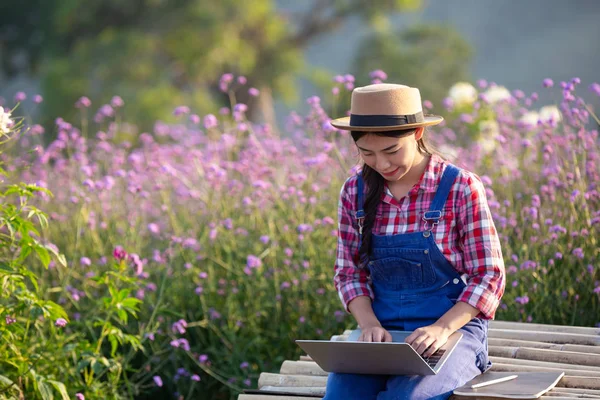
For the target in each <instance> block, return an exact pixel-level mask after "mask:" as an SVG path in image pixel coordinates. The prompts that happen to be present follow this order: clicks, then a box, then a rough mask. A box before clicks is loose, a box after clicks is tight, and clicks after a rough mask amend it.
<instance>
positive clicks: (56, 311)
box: [43, 300, 69, 321]
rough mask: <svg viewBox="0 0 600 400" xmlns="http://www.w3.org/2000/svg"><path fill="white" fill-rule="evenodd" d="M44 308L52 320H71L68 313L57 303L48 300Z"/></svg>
mask: <svg viewBox="0 0 600 400" xmlns="http://www.w3.org/2000/svg"><path fill="white" fill-rule="evenodd" d="M43 307H44V309H45V310H46V311H47V312H48V313H49V314H50V318H52V319H58V318H64V319H66V320H67V321H68V320H69V316H68V315H67V312H66V311H65V310H64V308H62V307H61V306H59V305H58V304H56V303H55V302H53V301H50V300H46V301H44V302H43Z"/></svg>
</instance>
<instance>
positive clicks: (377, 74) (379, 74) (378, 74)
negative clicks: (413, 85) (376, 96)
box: [369, 69, 388, 81]
mask: <svg viewBox="0 0 600 400" xmlns="http://www.w3.org/2000/svg"><path fill="white" fill-rule="evenodd" d="M369 78H371V79H379V80H381V81H385V80H386V79H387V78H388V76H387V74H386V73H385V72H383V71H382V70H380V69H376V70H375V71H371V72H370V73H369Z"/></svg>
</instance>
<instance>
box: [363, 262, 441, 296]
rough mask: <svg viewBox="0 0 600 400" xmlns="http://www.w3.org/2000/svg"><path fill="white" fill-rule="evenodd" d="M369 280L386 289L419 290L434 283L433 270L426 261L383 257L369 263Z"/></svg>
mask: <svg viewBox="0 0 600 400" xmlns="http://www.w3.org/2000/svg"><path fill="white" fill-rule="evenodd" d="M369 271H370V274H371V279H372V280H373V281H376V282H379V283H381V284H383V285H385V287H386V288H387V289H420V288H426V287H429V286H431V285H432V284H433V283H434V282H435V270H434V269H433V267H432V265H431V262H430V261H429V260H428V259H424V260H410V259H407V258H403V257H385V258H382V259H379V260H374V261H370V262H369Z"/></svg>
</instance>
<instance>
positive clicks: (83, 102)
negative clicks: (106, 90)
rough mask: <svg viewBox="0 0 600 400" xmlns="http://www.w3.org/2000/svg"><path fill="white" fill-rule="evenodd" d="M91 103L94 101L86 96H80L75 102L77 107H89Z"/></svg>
mask: <svg viewBox="0 0 600 400" xmlns="http://www.w3.org/2000/svg"><path fill="white" fill-rule="evenodd" d="M91 105H92V102H91V101H90V99H88V98H87V97H85V96H82V97H80V98H79V100H77V102H76V103H75V107H77V108H88V107H89V106H91Z"/></svg>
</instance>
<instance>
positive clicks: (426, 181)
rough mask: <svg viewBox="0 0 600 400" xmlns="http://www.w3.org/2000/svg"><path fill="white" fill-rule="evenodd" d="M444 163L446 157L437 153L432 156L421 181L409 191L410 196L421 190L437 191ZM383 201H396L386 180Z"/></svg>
mask: <svg viewBox="0 0 600 400" xmlns="http://www.w3.org/2000/svg"><path fill="white" fill-rule="evenodd" d="M444 163H445V161H444V159H442V158H441V157H440V156H438V155H437V154H433V155H432V156H431V157H430V159H429V162H428V163H427V166H426V167H425V170H424V171H423V174H422V175H421V177H420V178H419V181H418V182H417V183H416V184H415V185H414V186H413V187H412V189H410V191H409V192H408V196H413V195H416V194H417V193H418V192H419V191H423V192H435V191H436V190H437V186H438V184H439V182H438V181H439V178H440V176H441V174H440V172H441V170H442V168H443V166H444ZM381 201H384V202H386V203H392V202H393V201H395V199H394V195H392V192H391V191H390V189H389V187H388V185H387V181H386V182H385V190H384V191H383V193H382V195H381Z"/></svg>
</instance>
